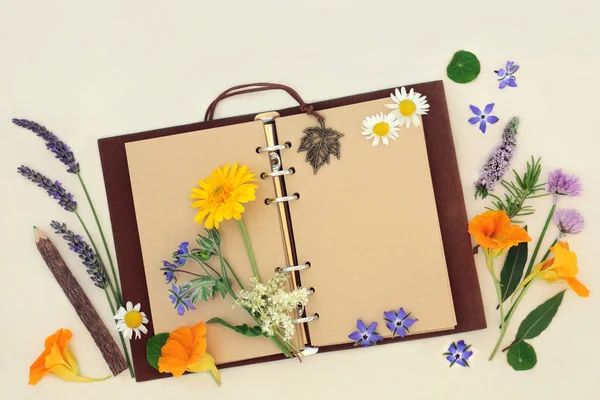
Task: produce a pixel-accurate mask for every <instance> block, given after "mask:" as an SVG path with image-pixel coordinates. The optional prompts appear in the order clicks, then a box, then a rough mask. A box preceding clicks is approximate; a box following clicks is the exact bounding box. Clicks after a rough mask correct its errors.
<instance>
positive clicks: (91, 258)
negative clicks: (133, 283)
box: [50, 221, 109, 289]
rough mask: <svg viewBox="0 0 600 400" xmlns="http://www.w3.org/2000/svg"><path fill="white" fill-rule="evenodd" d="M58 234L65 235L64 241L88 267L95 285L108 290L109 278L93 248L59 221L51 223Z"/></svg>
mask: <svg viewBox="0 0 600 400" xmlns="http://www.w3.org/2000/svg"><path fill="white" fill-rule="evenodd" d="M50 226H51V227H52V229H54V231H55V233H56V234H59V235H61V234H62V235H63V239H65V240H66V241H67V243H68V244H69V248H70V249H71V250H73V251H74V252H75V253H77V254H78V255H79V258H80V259H81V262H82V263H83V265H85V266H86V267H87V273H88V275H89V276H90V279H91V280H92V282H94V285H96V286H97V287H99V288H100V289H106V288H107V287H108V285H109V278H108V275H107V274H106V270H105V269H104V267H103V266H102V264H100V259H99V258H98V255H97V254H96V252H95V251H94V250H93V249H92V247H91V246H90V245H89V244H87V243H86V242H85V240H83V238H82V237H81V236H80V235H76V234H75V233H74V232H73V231H71V230H70V229H68V228H67V225H66V224H61V223H60V222H57V221H52V222H51V223H50Z"/></svg>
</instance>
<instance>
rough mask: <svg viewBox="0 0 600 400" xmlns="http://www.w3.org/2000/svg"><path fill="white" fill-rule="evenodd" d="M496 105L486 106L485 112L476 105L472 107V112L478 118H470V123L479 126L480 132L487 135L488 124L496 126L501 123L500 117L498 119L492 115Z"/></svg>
mask: <svg viewBox="0 0 600 400" xmlns="http://www.w3.org/2000/svg"><path fill="white" fill-rule="evenodd" d="M494 105H495V104H494V103H490V104H488V105H487V106H485V108H484V109H483V111H481V110H480V109H479V108H478V107H475V106H474V105H470V106H469V108H471V111H473V114H475V115H476V116H475V117H471V118H469V123H470V124H471V125H475V124H479V130H480V131H481V132H483V133H485V130H486V129H487V124H495V123H496V122H498V121H499V120H498V117H496V116H495V115H491V113H492V110H493V109H494Z"/></svg>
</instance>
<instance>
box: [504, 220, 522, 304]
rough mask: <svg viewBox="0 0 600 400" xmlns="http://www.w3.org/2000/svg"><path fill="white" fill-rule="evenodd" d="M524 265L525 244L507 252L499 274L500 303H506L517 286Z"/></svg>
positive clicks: (520, 244)
mask: <svg viewBox="0 0 600 400" xmlns="http://www.w3.org/2000/svg"><path fill="white" fill-rule="evenodd" d="M525 230H527V227H525ZM525 264H527V242H522V243H519V245H518V246H514V247H511V248H510V250H508V255H507V256H506V260H505V261H504V266H503V267H502V272H500V290H501V292H502V302H504V301H506V299H508V298H509V297H510V296H511V295H512V294H513V293H514V291H515V289H516V288H517V286H519V282H521V278H522V277H523V270H524V269H525Z"/></svg>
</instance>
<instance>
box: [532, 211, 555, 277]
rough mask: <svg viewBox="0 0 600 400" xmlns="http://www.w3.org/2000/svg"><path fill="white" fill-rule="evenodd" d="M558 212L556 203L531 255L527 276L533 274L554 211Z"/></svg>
mask: <svg viewBox="0 0 600 400" xmlns="http://www.w3.org/2000/svg"><path fill="white" fill-rule="evenodd" d="M555 210H556V203H554V204H552V208H551V209H550V213H548V218H546V223H545V224H544V229H542V233H541V234H540V238H539V239H538V241H537V244H536V245H535V250H533V254H532V255H531V259H530V260H529V265H528V266H527V271H526V272H525V276H528V275H529V273H530V272H531V270H532V268H533V266H534V265H535V259H536V257H537V254H538V251H540V246H541V245H542V242H543V241H544V236H545V235H546V231H547V230H548V226H549V225H550V221H551V220H552V216H553V215H554V211H555Z"/></svg>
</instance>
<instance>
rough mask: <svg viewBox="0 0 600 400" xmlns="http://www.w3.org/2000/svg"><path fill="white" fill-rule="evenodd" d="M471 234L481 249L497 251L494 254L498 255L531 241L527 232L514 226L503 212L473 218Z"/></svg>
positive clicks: (485, 213) (470, 224) (489, 212)
mask: <svg viewBox="0 0 600 400" xmlns="http://www.w3.org/2000/svg"><path fill="white" fill-rule="evenodd" d="M469 233H470V234H471V235H473V238H475V241H476V242H477V244H479V245H480V246H481V247H483V248H484V249H497V250H498V251H496V252H493V253H498V254H499V253H501V252H502V250H504V249H508V248H510V247H513V246H516V245H518V244H519V243H521V242H530V241H531V238H530V237H529V235H528V234H527V231H526V230H525V229H523V228H521V227H520V226H519V225H515V224H512V223H511V222H510V218H508V215H506V213H505V212H504V211H502V210H496V211H487V212H484V213H483V214H480V215H478V216H476V217H475V218H473V219H472V220H471V222H470V223H469Z"/></svg>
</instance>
